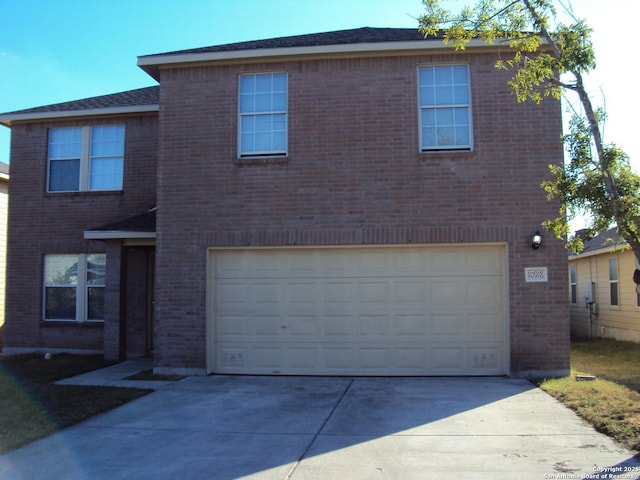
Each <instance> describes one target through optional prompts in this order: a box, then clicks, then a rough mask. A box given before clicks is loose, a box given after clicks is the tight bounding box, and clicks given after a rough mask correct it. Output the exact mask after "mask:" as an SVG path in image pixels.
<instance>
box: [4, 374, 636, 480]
mask: <svg viewBox="0 0 640 480" xmlns="http://www.w3.org/2000/svg"><path fill="white" fill-rule="evenodd" d="M594 465H595V467H594ZM613 467H619V468H620V470H619V471H615V472H614V471H613V470H612V468H613ZM625 467H626V469H627V471H624V469H625ZM634 468H635V469H636V470H635V471H634V470H633V469H634ZM629 470H631V471H629ZM598 471H599V472H600V473H597V472H598ZM594 472H595V473H594ZM609 474H612V475H623V476H611V477H610V476H608V475H609ZM563 475H564V476H563ZM598 475H599V476H598ZM604 475H607V476H604ZM0 478H3V479H7V478H9V479H23V478H24V479H32V478H38V479H47V478H51V479H59V478H65V479H92V480H94V479H109V480H114V479H132V478H135V479H147V478H148V479H154V480H157V479H175V478H184V479H185V480H196V479H221V480H226V479H236V478H256V479H292V480H298V479H305V480H309V479H322V480H328V479H341V480H342V479H360V478H362V479H367V480H369V479H376V478H384V479H402V480H405V479H421V480H422V479H429V478H438V479H440V478H464V479H469V478H482V479H489V478H490V479H502V478H504V479H513V478H518V479H529V478H531V479H537V480H542V479H544V478H625V479H635V478H640V463H635V462H634V460H633V459H632V458H631V454H630V452H628V451H626V450H624V449H623V448H621V447H620V446H618V445H616V444H615V443H613V442H612V441H611V440H610V439H609V438H607V437H605V436H603V435H600V434H598V433H596V432H595V431H594V430H593V429H592V428H591V427H590V426H588V425H587V424H585V423H584V422H583V421H582V420H580V419H579V418H578V417H577V416H576V415H574V414H573V413H572V412H571V411H569V410H568V409H566V408H565V407H564V406H562V405H561V404H560V403H558V402H557V401H555V400H554V399H552V398H551V397H550V396H548V395H547V394H545V393H544V392H542V391H541V390H539V389H537V388H535V387H533V386H532V385H531V384H530V383H529V382H526V381H524V380H511V379H504V378H492V377H486V378H423V377H420V378H362V377H357V378H347V377H253V376H211V377H189V378H186V379H184V380H182V381H179V382H176V383H173V384H171V385H169V386H166V387H163V388H161V389H159V390H158V391H156V392H154V393H152V394H150V395H147V396H145V397H143V398H141V399H139V400H136V401H134V402H132V403H130V404H127V405H125V406H123V407H120V408H118V409H116V410H114V411H112V412H108V413H106V414H103V415H101V416H99V417H96V418H93V419H91V420H89V421H87V422H84V423H82V424H80V425H77V426H75V427H72V428H69V429H67V430H64V431H63V432H60V433H59V434H56V435H53V436H51V437H49V438H46V439H43V440H41V441H38V442H35V443H34V444H32V445H29V446H27V447H24V448H22V449H20V450H17V451H15V452H12V453H10V454H8V455H5V456H3V457H0Z"/></svg>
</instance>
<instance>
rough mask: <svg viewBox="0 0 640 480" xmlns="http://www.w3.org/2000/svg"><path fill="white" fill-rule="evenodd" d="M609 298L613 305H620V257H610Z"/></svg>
mask: <svg viewBox="0 0 640 480" xmlns="http://www.w3.org/2000/svg"><path fill="white" fill-rule="evenodd" d="M609 300H610V302H609V303H610V304H611V305H612V306H617V305H618V259H617V258H610V259H609Z"/></svg>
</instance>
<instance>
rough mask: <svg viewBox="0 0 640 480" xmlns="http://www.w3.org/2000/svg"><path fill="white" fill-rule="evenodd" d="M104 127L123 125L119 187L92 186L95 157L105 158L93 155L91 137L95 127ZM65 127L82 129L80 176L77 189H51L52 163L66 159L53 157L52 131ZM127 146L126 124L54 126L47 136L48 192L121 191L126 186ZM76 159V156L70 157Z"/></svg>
mask: <svg viewBox="0 0 640 480" xmlns="http://www.w3.org/2000/svg"><path fill="white" fill-rule="evenodd" d="M102 127H122V129H123V134H124V135H123V140H122V143H123V144H122V179H121V183H120V186H119V187H118V188H106V189H103V188H100V189H98V188H91V167H92V163H93V160H94V159H100V158H105V157H104V156H100V155H92V152H91V139H92V135H93V129H94V128H102ZM65 129H80V130H81V137H80V158H79V159H78V160H79V162H80V166H79V175H78V176H79V178H78V189H77V190H52V189H51V163H52V162H55V161H57V160H65V159H64V158H51V132H52V131H54V130H65ZM125 146H126V126H125V125H124V124H113V125H112V124H107V125H84V126H81V127H54V128H50V129H49V132H48V136H47V179H46V193H52V194H56V193H77V192H120V191H122V190H123V188H124V159H125ZM69 159H74V160H75V157H70V158H69Z"/></svg>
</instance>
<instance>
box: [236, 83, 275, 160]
mask: <svg viewBox="0 0 640 480" xmlns="http://www.w3.org/2000/svg"><path fill="white" fill-rule="evenodd" d="M238 105H239V108H238V110H239V117H240V118H239V126H238V132H239V133H238V137H239V138H238V150H239V156H240V157H247V156H284V155H286V154H287V74H286V73H283V72H280V73H259V74H251V75H241V76H240V88H239V99H238Z"/></svg>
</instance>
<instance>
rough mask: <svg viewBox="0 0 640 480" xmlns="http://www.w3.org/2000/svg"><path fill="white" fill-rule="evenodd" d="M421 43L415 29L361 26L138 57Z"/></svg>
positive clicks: (420, 37)
mask: <svg viewBox="0 0 640 480" xmlns="http://www.w3.org/2000/svg"><path fill="white" fill-rule="evenodd" d="M416 40H424V35H422V34H421V33H420V32H419V31H418V29H417V28H372V27H362V28H354V29H351V30H338V31H334V32H325V33H310V34H306V35H295V36H291V37H278V38H270V39H267V40H252V41H248V42H238V43H228V44H225V45H214V46H211V47H201V48H192V49H189V50H177V51H174V52H166V53H157V54H153V55H144V56H142V57H140V58H150V57H156V56H161V55H181V54H185V55H186V54H194V53H216V52H234V51H241V50H258V49H266V48H294V47H319V46H328V45H348V44H356V43H379V42H407V41H416Z"/></svg>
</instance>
